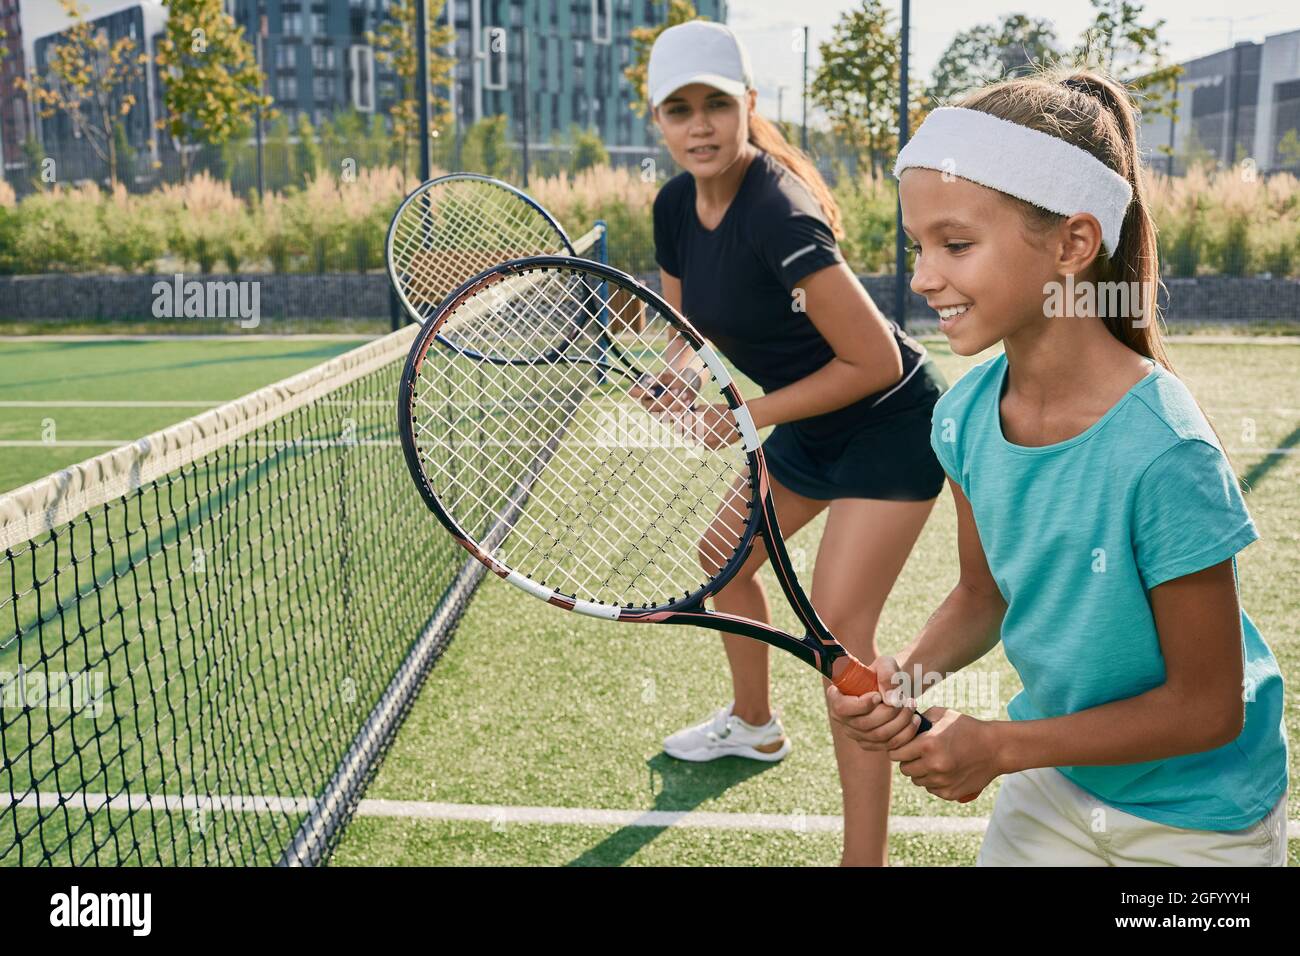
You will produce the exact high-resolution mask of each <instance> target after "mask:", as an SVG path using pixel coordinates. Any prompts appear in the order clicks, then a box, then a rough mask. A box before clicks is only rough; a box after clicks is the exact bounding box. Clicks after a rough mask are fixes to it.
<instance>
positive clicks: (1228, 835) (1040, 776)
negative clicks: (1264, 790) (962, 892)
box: [977, 767, 1286, 866]
mask: <svg viewBox="0 0 1300 956" xmlns="http://www.w3.org/2000/svg"><path fill="white" fill-rule="evenodd" d="M977 865H979V866H1286V794H1285V793H1284V794H1282V798H1281V799H1280V800H1278V802H1277V806H1275V807H1273V809H1272V810H1270V811H1269V813H1268V816H1266V817H1264V819H1262V820H1260V821H1259V822H1258V823H1256V824H1255V825H1254V826H1250V827H1246V828H1245V829H1243V830H1188V829H1184V828H1182V827H1172V826H1168V825H1166V824H1163V823H1155V822H1153V821H1151V820H1144V819H1142V818H1141V817H1135V816H1133V815H1132V814H1131V813H1125V812H1124V811H1123V810H1119V809H1116V808H1115V807H1113V806H1111V805H1109V804H1107V803H1104V802H1103V801H1101V800H1099V799H1097V798H1096V797H1094V796H1093V795H1092V794H1090V793H1088V792H1087V791H1086V790H1084V789H1083V788H1082V787H1080V786H1078V785H1077V784H1075V783H1073V782H1072V781H1070V780H1069V779H1068V778H1067V777H1066V776H1065V774H1063V773H1061V772H1060V771H1059V770H1057V769H1056V768H1055V767H1040V768H1036V769H1034V770H1024V771H1021V772H1020V773H1013V774H1009V775H1007V776H1005V777H1003V778H1002V788H1001V790H999V792H998V797H997V803H996V804H995V805H994V807H993V815H992V816H991V817H990V818H989V826H988V830H987V831H986V833H985V835H984V845H983V846H982V847H980V855H979V861H978V863H977Z"/></svg>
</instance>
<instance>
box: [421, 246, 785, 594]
mask: <svg viewBox="0 0 1300 956" xmlns="http://www.w3.org/2000/svg"><path fill="white" fill-rule="evenodd" d="M641 314H643V315H644V323H643V327H642V330H641V331H637V330H636V329H635V328H634V327H633V326H634V325H635V323H632V324H627V323H623V322H621V321H620V320H622V319H625V318H627V317H628V316H630V315H641ZM557 322H558V323H559V324H563V325H565V326H566V327H567V328H568V330H569V334H568V337H567V339H566V344H565V347H564V349H563V351H562V353H557V352H556V351H555V350H554V348H553V344H554V341H555V337H554V335H553V333H552V327H553V326H554V325H555V324H557ZM611 325H612V326H613V327H612V328H611ZM575 329H576V332H575V331H574V330H575ZM670 329H671V330H674V331H676V332H677V333H679V335H680V336H681V338H682V340H684V343H685V345H686V348H687V349H688V350H689V351H690V352H691V353H692V355H691V357H692V360H693V361H695V362H696V364H697V365H698V366H699V367H700V368H701V369H703V370H704V371H703V374H701V375H700V377H699V381H698V389H699V391H698V402H699V404H700V405H705V404H707V405H714V406H720V407H725V409H726V412H725V414H723V415H721V416H720V419H719V420H720V421H721V423H722V424H721V425H720V430H721V431H722V432H728V430H730V429H734V433H729V432H728V437H732V438H735V441H733V442H731V443H730V444H726V445H723V446H722V447H720V448H717V449H711V448H709V447H708V446H707V445H706V444H705V443H704V442H703V441H702V440H701V439H702V438H703V437H704V433H703V430H702V428H701V426H700V422H701V421H702V419H701V418H700V417H699V416H698V415H694V416H693V417H692V415H691V414H688V413H685V412H683V413H681V414H677V413H673V414H666V413H663V410H662V407H659V409H658V411H656V412H655V413H654V414H652V413H651V412H650V411H648V410H647V409H646V408H645V406H644V405H643V404H641V403H640V402H639V401H637V400H636V399H635V398H634V397H633V388H632V386H633V384H634V383H635V382H637V381H638V380H639V379H641V377H642V376H643V375H645V374H647V373H648V374H650V375H659V374H661V373H665V371H666V369H667V366H666V365H664V364H663V351H664V350H663V345H664V341H663V339H664V337H665V335H666V333H667V332H668V330H670ZM537 330H540V331H537ZM448 339H453V340H456V341H458V342H461V343H463V344H464V346H465V347H464V348H463V349H448V348H445V347H439V346H436V345H435V342H438V343H444V344H445V342H446V340H448ZM489 356H490V357H489ZM692 384H693V385H694V384H696V383H695V380H694V379H692ZM398 405H399V407H398V417H399V430H400V433H401V439H402V445H403V451H404V453H405V456H406V462H407V465H408V468H409V470H410V472H411V475H412V478H413V479H414V480H415V482H416V485H417V486H418V487H419V489H420V492H421V495H422V496H423V498H424V500H425V502H426V504H427V505H428V506H429V508H430V509H431V510H432V511H433V512H434V514H435V515H436V516H437V517H438V519H439V520H440V521H441V522H442V524H443V525H444V526H445V527H446V528H447V530H448V531H449V532H450V533H451V534H452V535H453V536H454V537H455V538H456V539H457V540H458V541H459V542H460V543H461V544H462V545H463V546H464V547H465V548H466V550H468V551H469V552H470V553H471V554H472V555H474V556H475V557H476V558H478V559H479V560H480V561H482V562H483V563H484V564H486V565H487V566H488V568H490V569H491V570H492V571H493V572H494V573H496V574H497V575H499V576H500V577H503V578H505V579H507V580H508V581H510V582H511V583H513V584H515V585H516V586H518V587H520V588H522V589H523V590H525V591H527V592H529V593H530V594H533V595H534V596H535V597H538V598H541V599H543V600H546V601H548V602H549V603H552V604H555V605H558V606H560V607H564V608H566V609H569V610H576V611H579V612H581V613H585V614H589V615H592V616H596V617H602V618H608V619H614V620H617V619H637V620H647V619H653V617H654V616H655V615H656V614H667V613H672V612H677V611H681V610H687V609H700V608H702V606H703V601H704V598H705V597H707V596H709V595H711V594H713V593H716V592H717V591H718V590H719V589H721V587H723V586H724V585H725V584H726V582H727V581H728V580H730V579H731V578H732V577H734V576H735V574H736V572H737V571H739V569H740V567H741V565H742V564H743V563H744V560H745V558H746V557H747V556H748V553H749V549H750V545H751V544H752V541H753V538H754V535H755V533H756V532H757V529H758V527H759V523H760V520H761V517H762V513H761V512H762V509H761V507H760V502H761V499H762V497H763V496H764V495H765V494H766V491H767V484H766V483H767V477H766V470H765V466H764V463H763V459H762V452H761V449H760V447H759V439H758V434H757V431H756V430H755V429H754V426H753V420H752V417H751V416H750V414H749V410H748V408H747V407H746V406H745V403H744V399H743V398H742V397H741V395H740V391H739V389H738V388H737V387H736V385H735V383H734V382H733V381H732V379H731V376H730V374H729V372H728V371H727V369H726V367H725V366H724V365H723V364H722V362H721V361H720V360H719V358H718V357H717V355H716V354H715V353H714V352H713V350H712V349H710V348H709V347H708V346H707V344H706V343H705V342H704V340H703V339H702V337H701V336H700V335H699V333H698V332H696V330H695V329H694V328H693V327H692V326H691V325H690V323H689V322H687V321H686V320H685V319H684V318H682V317H681V316H680V315H679V314H678V313H677V312H676V311H675V310H674V309H673V308H672V307H671V306H670V305H668V303H667V302H665V301H664V300H663V299H662V298H661V297H660V296H658V295H657V294H656V293H654V292H653V291H651V290H650V289H648V288H646V287H645V286H644V285H642V284H641V283H639V282H637V281H636V280H635V279H633V278H632V277H631V276H628V275H626V274H625V273H622V272H620V271H618V270H617V269H613V268H611V267H609V266H606V265H603V264H601V263H596V262H591V261H588V260H583V259H577V258H573V257H568V256H534V257H529V258H525V259H518V260H514V261H510V262H506V263H502V264H501V265H498V266H496V267H494V268H492V269H488V270H486V271H484V272H482V273H480V274H479V275H477V276H475V277H474V278H473V279H470V280H469V281H467V282H465V283H464V284H463V285H462V286H461V287H460V288H458V289H457V290H456V291H455V292H454V293H453V294H452V295H450V296H448V297H447V299H446V300H445V301H444V302H443V304H442V305H441V306H440V307H439V308H438V309H437V310H436V311H435V312H434V314H433V315H432V316H431V317H430V320H429V321H428V322H426V323H425V325H424V328H423V329H421V331H420V333H419V334H418V335H417V337H416V339H415V341H414V342H413V343H412V346H411V351H410V354H409V356H408V359H407V363H406V367H405V369H404V371H403V374H402V380H401V385H400V389H399V401H398ZM721 510H725V511H726V513H727V515H728V519H729V522H730V527H729V528H728V531H727V534H726V535H725V536H724V537H722V538H718V537H710V538H707V539H706V537H705V534H706V531H707V530H708V529H709V528H710V527H711V526H712V525H713V522H714V518H715V516H716V515H717V514H718V513H719V511H721ZM706 564H707V565H708V567H707V569H706V567H705V565H706Z"/></svg>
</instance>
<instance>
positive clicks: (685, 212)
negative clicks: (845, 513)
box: [654, 150, 934, 441]
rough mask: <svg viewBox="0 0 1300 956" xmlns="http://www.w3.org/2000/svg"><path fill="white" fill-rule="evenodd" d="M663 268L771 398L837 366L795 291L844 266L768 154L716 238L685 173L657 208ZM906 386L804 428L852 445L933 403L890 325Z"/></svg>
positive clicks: (914, 345) (806, 202)
mask: <svg viewBox="0 0 1300 956" xmlns="http://www.w3.org/2000/svg"><path fill="white" fill-rule="evenodd" d="M654 231H655V259H656V261H658V263H659V265H660V266H661V267H662V268H663V270H664V271H665V272H667V273H668V274H669V275H671V276H675V277H676V278H678V279H680V280H681V283H682V311H683V312H684V313H685V315H686V317H687V318H688V319H690V321H691V322H692V323H693V324H694V325H695V327H696V328H697V329H699V330H700V333H701V334H702V335H704V336H705V338H707V339H709V340H710V341H711V342H713V344H714V345H715V346H716V347H717V348H718V349H719V350H720V351H721V352H722V354H723V355H725V356H726V357H727V358H728V359H729V360H730V361H731V362H732V364H734V365H735V367H736V368H738V369H739V370H740V371H741V372H743V373H744V374H745V375H747V376H748V377H749V378H751V379H753V380H754V381H755V382H756V383H757V384H758V385H759V386H760V387H761V388H762V389H763V391H765V392H771V391H774V390H776V389H778V388H783V387H785V386H786V385H789V384H790V383H792V382H796V381H798V380H799V379H802V378H805V377H807V376H808V375H811V374H812V373H813V372H815V371H817V370H818V369H819V368H821V367H822V366H824V365H825V364H826V363H827V362H829V361H831V359H833V358H834V357H835V352H834V350H833V349H832V348H831V346H830V344H829V343H828V342H827V341H826V340H825V339H824V338H823V337H822V335H821V333H820V332H818V331H817V327H816V326H815V325H813V323H812V321H811V320H810V319H809V318H808V315H807V314H806V313H805V312H802V311H798V310H796V309H795V308H794V304H795V301H794V288H795V286H796V285H797V284H798V283H799V282H801V281H802V280H803V279H805V278H807V277H808V276H809V275H811V274H812V273H814V272H817V271H818V270H820V269H824V268H826V267H827V266H832V265H835V264H836V263H840V262H843V261H844V257H843V256H842V255H840V250H839V246H838V245H837V244H836V242H835V236H834V234H833V233H832V232H831V230H830V227H829V226H828V225H827V223H826V220H825V218H824V216H823V213H822V210H821V206H820V205H819V204H818V202H817V200H816V199H815V198H813V196H812V194H811V193H810V192H809V191H808V188H807V187H806V186H804V184H803V182H802V181H801V180H800V179H799V178H798V177H796V176H795V175H794V174H793V173H791V172H790V171H789V170H787V169H786V168H785V167H784V166H782V165H781V164H780V163H778V162H777V161H776V160H775V159H773V158H772V157H771V156H770V155H768V154H767V153H766V152H763V151H761V150H760V151H759V152H758V154H757V155H756V156H755V157H754V159H753V161H752V162H751V163H750V164H749V168H748V169H747V170H746V171H745V176H744V179H743V180H742V181H741V184H740V190H739V191H738V192H737V193H736V196H735V198H734V199H733V200H732V202H731V205H730V206H728V207H727V211H726V214H725V215H724V216H723V217H722V221H721V222H720V223H719V224H718V226H717V228H715V229H712V230H709V229H705V228H704V227H703V226H702V225H701V224H700V220H699V217H698V216H697V215H696V213H695V180H694V178H693V177H692V176H691V174H690V173H681V174H680V175H678V176H675V177H673V178H672V179H670V180H669V181H668V182H667V183H665V184H664V185H663V188H662V189H660V190H659V194H658V195H657V196H656V197H655V203H654ZM890 325H891V326H892V327H893V329H894V338H895V341H897V343H898V347H899V351H900V352H901V354H902V357H903V378H902V379H901V380H900V382H898V383H896V384H894V385H891V386H890V387H889V388H887V389H884V390H882V391H880V392H878V393H876V394H874V395H868V396H867V397H866V398H863V399H861V400H859V401H857V402H854V403H853V404H851V405H848V406H846V407H844V408H840V409H836V410H835V411H832V412H827V413H826V414H824V415H818V416H816V417H814V418H806V419H803V420H802V421H800V422H797V423H795V425H796V426H797V427H798V429H799V431H800V432H801V433H802V434H803V435H804V436H805V437H806V438H808V439H811V440H814V441H816V440H819V439H825V438H830V437H832V436H839V437H843V436H844V434H845V433H846V432H852V431H855V430H856V429H857V428H859V427H861V426H863V425H865V424H868V423H870V422H873V421H876V420H879V419H881V418H884V417H886V416H888V415H891V414H893V413H894V412H896V411H899V410H902V409H905V408H909V407H911V406H913V405H915V404H917V403H919V402H920V401H933V394H934V393H933V390H932V387H931V386H930V385H928V384H927V382H926V381H925V380H926V378H927V374H926V373H925V372H924V371H921V369H922V366H923V364H924V363H925V358H926V353H925V349H924V348H923V347H922V346H921V345H920V344H919V343H918V342H916V341H915V340H914V339H912V338H911V337H910V336H908V335H907V334H906V333H904V332H903V331H902V329H900V328H898V326H897V325H896V324H895V323H893V322H891V323H890Z"/></svg>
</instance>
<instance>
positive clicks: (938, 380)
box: [763, 359, 947, 501]
mask: <svg viewBox="0 0 1300 956" xmlns="http://www.w3.org/2000/svg"><path fill="white" fill-rule="evenodd" d="M917 375H918V376H921V375H924V376H925V377H926V379H927V380H928V382H929V383H930V384H931V387H928V388H921V389H917V390H912V389H909V392H910V393H911V394H909V396H908V398H909V399H913V400H911V401H909V402H908V404H907V405H906V406H903V407H900V408H899V409H897V410H890V411H889V412H888V414H884V415H881V416H880V417H879V418H876V419H874V420H872V421H869V422H867V423H865V424H863V425H861V426H859V427H858V428H856V429H854V430H853V432H851V433H849V434H845V435H837V436H835V437H834V438H816V439H812V438H810V437H809V436H808V434H807V431H806V430H805V429H802V428H800V424H801V423H800V422H786V423H785V424H782V425H777V426H776V427H775V428H774V429H772V432H771V434H770V435H768V437H767V440H766V441H765V442H763V456H764V458H765V459H766V461H767V467H768V471H769V473H770V474H771V475H772V477H773V478H775V479H776V480H777V481H779V482H780V483H781V484H783V485H785V486H786V487H787V488H789V489H790V490H791V491H793V492H795V493H796V494H799V495H803V496H804V497H805V498H813V499H816V500H819V501H833V500H835V499H836V498H873V499H878V500H882V501H929V500H930V499H931V498H935V497H937V496H938V494H939V492H940V491H941V490H942V489H943V480H944V473H943V468H942V466H940V464H939V460H938V459H937V458H935V456H934V449H932V448H931V447H930V417H931V414H932V413H933V411H934V403H935V402H936V401H938V399H939V396H940V395H942V394H943V392H944V391H945V390H946V388H947V383H946V382H945V381H944V379H943V375H942V373H941V372H939V370H938V369H937V368H935V367H934V364H933V362H932V361H930V360H928V359H927V360H926V362H925V367H923V368H921V369H919V370H918V371H917ZM918 393H919V397H920V398H921V399H922V400H921V401H919V402H918V401H916V400H915V398H914V396H917V394H918ZM899 397H900V398H901V397H902V396H901V395H900V396H899ZM888 401H889V400H888V399H886V402H888ZM880 411H882V412H884V411H885V408H883V407H882V408H881V409H880Z"/></svg>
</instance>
